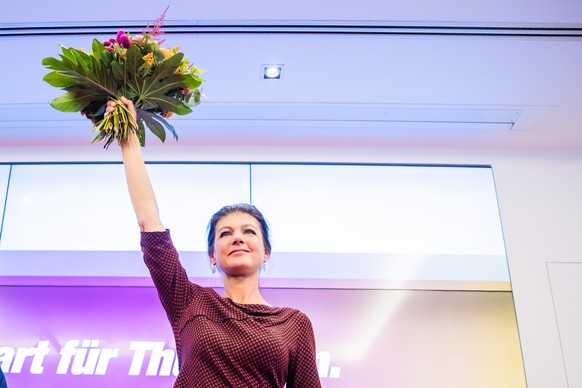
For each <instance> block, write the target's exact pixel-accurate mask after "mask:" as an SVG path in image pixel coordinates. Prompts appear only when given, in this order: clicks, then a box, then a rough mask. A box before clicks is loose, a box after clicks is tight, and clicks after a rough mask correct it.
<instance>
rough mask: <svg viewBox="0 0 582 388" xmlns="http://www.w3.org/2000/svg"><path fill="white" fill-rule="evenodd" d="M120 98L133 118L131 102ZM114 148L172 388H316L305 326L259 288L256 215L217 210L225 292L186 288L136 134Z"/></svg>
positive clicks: (261, 240)
mask: <svg viewBox="0 0 582 388" xmlns="http://www.w3.org/2000/svg"><path fill="white" fill-rule="evenodd" d="M121 100H122V101H123V103H124V104H125V105H126V106H127V107H128V109H129V110H130V112H131V114H132V115H133V116H134V117H135V116H136V113H135V108H134V106H133V104H132V102H131V101H130V100H128V99H125V98H123V97H122V99H121ZM114 106H115V103H114V102H110V103H109V104H108V106H107V114H110V113H111V112H112V111H113V108H114ZM121 150H122V155H123V163H124V167H125V172H126V178H127V184H128V188H129V193H130V197H131V201H132V204H133V207H134V210H135V213H136V216H137V219H138V224H139V227H140V230H141V246H142V251H143V254H144V261H145V263H146V265H147V267H148V269H149V270H150V274H151V276H152V279H153V281H154V284H155V286H156V288H157V290H158V294H159V296H160V300H161V302H162V305H163V307H164V309H165V310H166V313H167V315H168V319H169V321H170V323H171V325H172V329H173V332H174V338H175V341H176V351H177V354H178V359H179V362H180V373H179V374H178V377H177V379H176V382H175V385H174V387H203V388H206V387H212V388H215V387H283V386H285V384H286V386H287V387H289V388H291V387H301V388H311V387H320V386H321V385H320V381H319V377H318V375H317V367H316V360H315V340H314V335H313V329H312V326H311V322H310V321H309V319H308V318H307V316H306V315H304V314H303V313H301V312H300V311H298V310H295V309H291V308H278V307H273V306H271V305H269V304H268V303H267V301H265V299H264V298H263V296H262V295H261V292H260V290H259V271H260V268H261V267H262V265H263V264H264V263H265V262H266V261H267V260H268V259H269V256H270V254H271V244H270V241H269V230H268V227H267V223H266V221H265V219H264V217H263V215H262V214H261V213H260V212H259V211H258V210H257V209H256V208H255V207H253V206H252V205H246V204H239V205H232V206H226V207H224V208H222V209H221V210H219V211H218V212H217V213H216V214H215V215H214V216H213V217H212V218H211V220H210V223H209V228H208V230H209V233H208V255H209V258H210V263H211V266H212V268H213V271H214V270H215V269H216V270H218V271H219V272H220V274H221V276H222V280H223V283H224V294H223V296H220V295H218V294H217V293H216V292H215V291H214V290H213V289H211V288H204V287H201V286H199V285H197V284H193V283H191V282H190V281H189V280H188V276H187V274H186V271H185V270H184V268H183V267H182V265H181V264H180V261H179V258H178V253H177V251H176V249H175V248H174V246H173V244H172V240H171V238H170V232H169V230H166V229H165V228H164V226H163V225H162V222H161V220H160V217H159V214H158V208H157V204H156V199H155V195H154V192H153V189H152V187H151V184H150V181H149V178H148V175H147V171H146V168H145V164H144V161H143V158H142V154H141V149H140V145H139V141H138V139H137V136H136V135H135V133H133V134H132V136H131V137H130V139H129V140H128V141H126V142H122V144H121Z"/></svg>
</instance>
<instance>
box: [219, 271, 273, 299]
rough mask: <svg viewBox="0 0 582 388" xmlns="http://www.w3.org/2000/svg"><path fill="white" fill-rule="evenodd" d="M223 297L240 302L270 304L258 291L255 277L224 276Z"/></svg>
mask: <svg viewBox="0 0 582 388" xmlns="http://www.w3.org/2000/svg"><path fill="white" fill-rule="evenodd" d="M223 282H224V293H223V295H222V296H223V297H224V298H228V299H230V300H232V301H233V302H236V303H240V304H264V305H267V306H270V305H269V303H267V301H265V299H264V298H263V296H262V295H261V292H260V291H259V284H258V280H257V279H252V278H235V277H224V278H223Z"/></svg>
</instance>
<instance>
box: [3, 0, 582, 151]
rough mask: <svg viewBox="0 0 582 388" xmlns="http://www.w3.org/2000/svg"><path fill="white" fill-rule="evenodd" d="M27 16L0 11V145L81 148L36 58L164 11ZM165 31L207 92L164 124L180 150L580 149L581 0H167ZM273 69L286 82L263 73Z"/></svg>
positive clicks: (63, 5)
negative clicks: (197, 70)
mask: <svg viewBox="0 0 582 388" xmlns="http://www.w3.org/2000/svg"><path fill="white" fill-rule="evenodd" d="M207 3H211V4H207ZM148 4H151V5H148ZM30 7H31V6H30V3H27V2H19V3H12V5H11V10H10V12H5V13H3V14H2V15H0V49H1V50H2V52H3V53H10V55H6V54H5V58H9V59H8V60H6V59H5V60H3V61H1V62H0V71H1V72H2V74H4V75H5V77H4V80H3V81H4V82H3V85H4V89H5V91H6V92H5V93H2V95H1V96H0V147H1V146H11V147H12V146H30V145H67V146H68V145H71V146H73V145H84V144H87V143H88V142H90V140H91V138H92V134H91V133H90V123H89V122H87V121H86V120H84V119H82V118H81V117H80V116H79V115H78V114H75V113H62V112H57V111H55V110H53V109H52V108H51V107H50V106H49V105H48V102H49V101H50V100H51V99H52V98H55V97H58V96H59V95H60V94H62V92H61V91H59V90H57V89H55V88H52V87H50V86H49V85H48V84H46V83H44V82H43V81H42V77H43V76H44V74H46V72H47V71H46V69H44V68H43V67H42V65H41V60H42V58H43V57H46V56H56V55H57V54H58V52H59V44H63V45H65V46H71V47H76V48H81V47H86V48H89V47H90V42H91V40H92V38H93V37H97V38H99V39H107V38H109V37H111V36H112V35H114V34H115V33H116V31H117V30H118V29H120V28H123V29H125V30H126V31H128V32H131V33H133V34H137V33H139V32H140V31H141V29H142V27H143V26H145V25H147V24H151V23H152V22H153V20H155V19H156V17H157V16H158V15H159V14H160V13H161V12H162V11H163V8H165V7H164V6H161V7H160V6H159V3H158V2H154V1H150V0H147V1H145V3H144V2H143V1H142V2H140V6H139V7H137V8H136V7H134V5H133V3H131V4H130V3H129V2H124V3H120V2H113V1H101V2H99V7H96V6H91V7H93V8H91V9H90V10H87V9H84V7H80V6H79V3H78V2H73V1H65V0H57V1H52V2H50V5H48V4H47V5H43V4H35V6H34V10H33V12H31V11H30ZM12 8H13V9H12ZM165 31H166V43H165V45H166V46H169V47H171V46H175V45H179V46H180V47H181V51H183V52H184V53H185V54H186V55H187V56H188V58H189V59H190V61H191V62H193V63H195V64H196V65H197V66H199V67H201V68H203V69H205V70H206V72H205V73H204V75H203V77H204V78H205V79H206V82H205V84H204V94H205V95H206V96H207V98H206V99H204V100H203V102H202V104H201V105H200V106H198V107H196V108H194V112H193V113H191V114H190V115H187V116H183V117H175V118H173V119H171V121H172V123H173V124H174V126H175V127H176V130H177V132H178V135H179V137H180V138H179V141H178V144H180V145H205V144H208V145H266V146H269V145H276V146H282V145H289V146H342V147H345V146H348V147H349V146H363V147H368V146H370V147H393V146H411V147H465V148H474V147H477V148H511V149H558V150H560V149H564V150H582V2H580V1H578V0H557V1H550V0H538V1H535V2H532V1H531V0H516V1H512V2H509V3H508V2H506V1H504V0H488V1H484V0H479V1H476V2H466V1H461V0H441V1H435V0H433V1H429V0H410V1H391V2H389V3H388V4H387V2H385V1H383V0H363V1H359V2H357V6H356V5H355V3H354V2H348V1H335V2H329V1H327V2H324V1H317V0H315V1H314V0H312V1H307V0H296V1H294V2H285V3H283V2H265V1H245V2H241V1H238V0H225V1H220V2H204V3H200V4H196V3H195V2H191V1H188V2H186V1H175V2H172V3H171V4H170V7H169V9H168V11H167V14H166V20H165ZM269 63H274V64H282V65H284V68H283V69H284V71H283V77H282V78H281V79H280V80H264V79H262V77H261V69H262V68H261V65H263V64H269ZM148 141H149V142H159V141H158V140H157V139H155V138H152V136H150V139H149V140H148ZM168 141H169V142H173V140H171V139H170V140H168Z"/></svg>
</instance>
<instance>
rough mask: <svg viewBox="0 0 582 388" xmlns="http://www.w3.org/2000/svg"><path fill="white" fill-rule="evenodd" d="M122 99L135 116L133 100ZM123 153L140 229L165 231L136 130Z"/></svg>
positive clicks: (143, 230) (122, 148)
mask: <svg viewBox="0 0 582 388" xmlns="http://www.w3.org/2000/svg"><path fill="white" fill-rule="evenodd" d="M121 101H123V103H124V104H125V105H126V106H127V107H128V109H129V111H130V112H131V114H132V115H133V117H134V118H135V117H136V112H135V108H134V106H133V103H132V102H131V100H128V99H126V98H124V97H121ZM110 104H112V103H110ZM110 107H111V109H112V106H111V105H109V106H108V111H110ZM121 154H122V157H123V165H124V168H125V177H126V179H127V187H128V189H129V196H130V198H131V203H132V204H133V209H134V211H135V215H136V217H137V222H138V225H139V228H140V230H141V231H142V232H156V231H164V230H165V228H164V226H163V225H162V221H161V220H160V215H159V212H158V205H157V202H156V196H155V194H154V190H153V188H152V185H151V182H150V179H149V177H148V173H147V170H146V167H145V162H144V160H143V156H142V153H141V146H140V144H139V139H138V137H137V134H136V133H135V132H134V131H132V133H131V134H130V136H129V139H128V140H126V141H123V142H122V143H121Z"/></svg>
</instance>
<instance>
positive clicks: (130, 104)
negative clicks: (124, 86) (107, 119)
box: [105, 96, 137, 120]
mask: <svg viewBox="0 0 582 388" xmlns="http://www.w3.org/2000/svg"><path fill="white" fill-rule="evenodd" d="M119 100H120V101H121V102H123V105H125V106H126V107H127V110H129V113H131V115H132V116H133V118H134V120H137V112H136V110H135V106H134V105H133V101H131V100H130V99H128V98H125V97H123V96H121V97H119ZM116 104H117V103H116V102H115V101H113V100H109V101H107V107H106V108H105V116H108V115H110V114H111V112H113V110H114V109H115V105H116Z"/></svg>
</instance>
